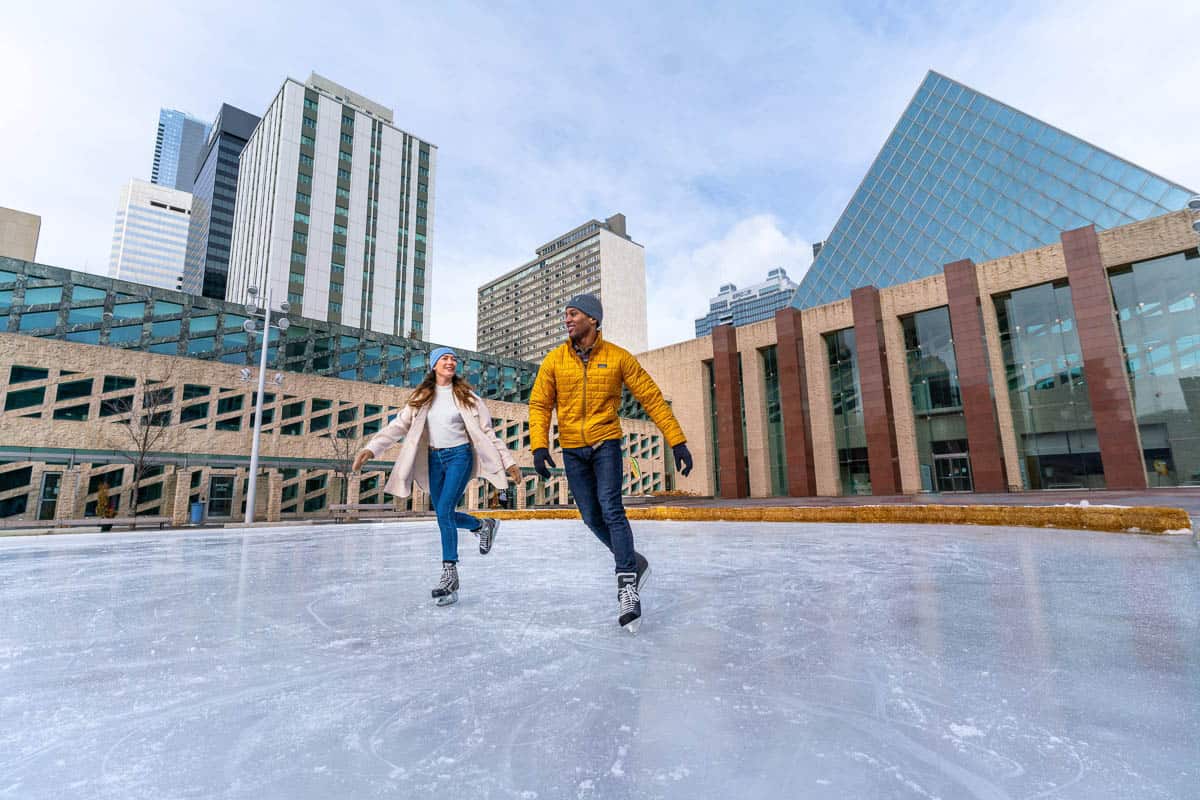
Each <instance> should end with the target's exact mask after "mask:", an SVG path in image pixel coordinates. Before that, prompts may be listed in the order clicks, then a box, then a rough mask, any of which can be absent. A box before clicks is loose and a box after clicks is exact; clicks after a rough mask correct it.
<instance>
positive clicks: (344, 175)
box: [338, 167, 350, 181]
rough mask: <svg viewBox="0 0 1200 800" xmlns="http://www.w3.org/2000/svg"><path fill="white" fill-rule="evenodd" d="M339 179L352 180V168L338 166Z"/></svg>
mask: <svg viewBox="0 0 1200 800" xmlns="http://www.w3.org/2000/svg"><path fill="white" fill-rule="evenodd" d="M338 180H343V181H348V180H350V170H348V169H342V168H341V167H338Z"/></svg>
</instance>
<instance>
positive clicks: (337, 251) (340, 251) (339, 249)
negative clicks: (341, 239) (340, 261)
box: [333, 242, 346, 256]
mask: <svg viewBox="0 0 1200 800" xmlns="http://www.w3.org/2000/svg"><path fill="white" fill-rule="evenodd" d="M333 254H334V255H335V256H344V255H346V245H344V244H338V243H337V242H334V243H333Z"/></svg>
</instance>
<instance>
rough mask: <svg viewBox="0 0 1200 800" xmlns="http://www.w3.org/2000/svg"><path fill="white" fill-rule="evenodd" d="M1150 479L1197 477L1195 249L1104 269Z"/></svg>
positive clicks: (1181, 481) (1199, 335) (1199, 327)
mask: <svg viewBox="0 0 1200 800" xmlns="http://www.w3.org/2000/svg"><path fill="white" fill-rule="evenodd" d="M1109 282H1110V284H1111V286H1112V291H1113V303H1114V304H1115V305H1116V309H1117V320H1118V323H1117V324H1118V326H1119V327H1120V330H1121V340H1122V343H1123V345H1124V347H1125V367H1126V370H1127V371H1128V373H1129V385H1130V389H1131V390H1132V392H1133V406H1134V412H1135V413H1136V415H1137V422H1138V430H1139V431H1140V433H1141V437H1142V457H1143V459H1144V461H1145V465H1146V479H1147V483H1148V485H1150V486H1151V487H1154V486H1180V485H1197V484H1200V306H1197V303H1196V298H1197V295H1198V294H1200V254H1197V252H1196V251H1195V250H1193V251H1190V252H1188V253H1177V254H1175V255H1171V256H1165V257H1163V258H1156V259H1153V260H1151V261H1142V262H1140V263H1137V264H1133V265H1131V266H1129V267H1126V268H1124V269H1120V270H1116V271H1114V272H1112V273H1110V275H1109Z"/></svg>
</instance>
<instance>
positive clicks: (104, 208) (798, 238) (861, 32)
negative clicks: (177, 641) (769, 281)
mask: <svg viewBox="0 0 1200 800" xmlns="http://www.w3.org/2000/svg"><path fill="white" fill-rule="evenodd" d="M1197 36H1200V4H1196V3H1179V2H1170V3H1168V2H1157V1H1155V2H1147V3H1138V4H1130V3H1124V2H1110V1H1109V0H1097V2H1091V3H1082V2H1065V3H1057V4H1053V8H1048V7H1046V4H1035V3H1010V4H1005V3H995V2H993V3H976V2H960V3H949V2H946V3H941V2H933V3H909V2H888V1H887V0H878V1H877V2H864V3H846V4H841V5H838V4H834V3H801V2H793V3H778V4H766V3H723V4H722V3H670V2H664V3H655V4H649V3H620V2H613V3H603V4H600V3H586V4H585V3H557V4H549V3H542V4H518V3H488V4H470V3H436V4H435V3H421V4H412V3H398V4H388V3H382V2H380V3H343V4H333V3H307V2H297V3H288V4H278V5H254V4H250V3H243V4H226V3H220V2H217V3H208V4H174V5H171V4H164V3H144V4H143V3H120V4H116V5H115V6H113V5H110V6H105V5H97V4H93V3H87V4H84V3H53V2H51V3H40V4H28V3H22V4H19V5H18V7H16V8H12V9H6V11H5V19H4V26H3V29H2V30H0V70H2V71H3V72H2V74H4V75H6V76H7V78H8V80H7V81H6V92H5V93H6V95H7V98H6V102H5V103H3V104H0V144H2V145H3V146H2V147H0V205H4V206H9V207H13V208H19V209H21V210H24V211H29V212H32V213H36V214H40V215H41V216H42V218H43V223H42V226H43V227H42V238H41V242H40V246H39V251H38V260H39V261H42V262H44V263H49V264H54V265H57V266H64V267H71V268H77V269H81V268H88V269H91V270H93V271H103V269H104V268H105V266H106V265H107V259H108V249H109V243H110V239H111V235H112V221H113V214H114V212H115V209H116V202H117V195H118V192H119V190H120V187H121V184H122V183H123V182H124V181H126V180H128V179H129V178H131V177H139V178H148V177H149V173H150V164H151V159H152V154H153V146H154V133H155V125H156V123H157V119H158V110H159V108H160V107H161V106H169V107H174V108H179V109H183V110H185V111H188V112H190V113H193V114H196V115H198V116H201V117H205V118H211V117H212V116H213V115H214V114H215V112H216V109H217V108H218V106H219V104H220V103H221V102H229V103H232V104H233V105H236V106H239V107H241V108H244V109H246V110H248V111H251V112H254V113H261V112H262V111H263V110H264V109H265V108H266V106H267V104H268V103H269V102H270V100H271V98H272V97H273V96H274V94H275V92H276V91H277V90H278V88H279V85H280V84H281V83H282V81H283V79H284V77H286V76H291V77H294V78H297V79H300V80H304V79H305V78H307V77H308V74H309V72H310V71H314V70H315V71H316V72H319V73H321V74H322V75H325V76H327V77H329V78H331V79H333V80H335V81H338V82H339V83H342V84H343V85H346V86H348V87H349V88H351V89H353V90H355V91H357V92H359V93H360V94H363V95H365V96H367V97H369V98H372V99H374V100H376V101H378V102H380V103H383V104H384V105H387V106H390V107H392V108H394V109H395V115H396V123H397V125H398V126H400V127H402V128H405V129H406V130H409V131H411V132H412V133H414V134H416V135H418V136H421V137H423V138H426V139H428V140H430V141H432V142H434V143H435V144H437V145H438V147H439V159H440V164H439V174H438V182H437V186H436V192H437V194H436V228H435V231H434V240H433V248H434V249H433V271H432V275H433V286H432V305H431V317H432V319H431V324H430V327H429V337H430V338H431V339H432V340H434V341H437V342H440V343H446V344H451V345H458V346H462V347H472V346H473V345H474V342H475V334H474V331H475V289H476V287H478V286H479V284H481V283H483V282H484V281H486V280H488V279H489V278H491V277H494V276H495V275H497V274H500V273H502V272H505V271H507V270H509V269H512V268H514V267H516V266H518V265H520V264H521V263H523V262H524V261H526V260H528V259H529V258H531V257H532V255H533V251H534V249H535V248H536V247H537V246H538V245H540V244H542V243H543V242H545V241H546V240H549V239H550V238H552V237H553V236H555V235H557V234H559V233H561V232H563V231H565V230H567V229H569V228H571V227H573V226H575V225H577V224H579V223H580V222H583V221H585V220H587V219H591V218H593V217H595V218H604V217H606V216H608V215H610V214H612V213H615V212H618V211H620V212H623V213H624V214H625V215H626V217H627V218H628V225H629V231H630V234H631V235H632V236H633V238H634V239H635V240H636V241H638V242H639V243H641V244H643V245H645V247H646V264H647V283H648V296H649V319H650V343H651V346H652V347H657V346H662V345H665V344H669V343H671V342H676V341H681V340H684V339H688V338H691V336H692V320H693V319H694V318H695V317H696V316H698V315H700V314H701V313H703V312H704V311H705V310H706V306H707V298H708V297H709V296H710V295H712V294H714V293H715V292H716V289H717V287H718V285H719V284H720V283H723V282H727V281H733V282H735V283H738V284H742V285H744V284H747V283H751V282H754V281H755V280H761V279H762V277H765V274H766V271H767V269H769V268H770V267H772V266H784V267H787V268H788V270H789V272H790V273H791V275H792V276H793V278H797V279H798V278H799V277H800V276H801V275H802V274H803V272H804V270H805V269H806V268H807V266H808V263H809V261H810V260H811V249H810V242H812V241H813V240H817V239H821V238H823V237H824V236H825V235H826V234H827V233H828V232H829V229H830V228H831V227H832V225H833V223H834V222H835V221H836V219H837V217H838V215H839V214H840V212H841V210H842V208H843V207H844V206H845V204H846V202H847V201H848V200H849V198H850V195H851V194H852V193H853V191H854V189H855V187H856V186H857V184H858V182H859V180H860V179H861V177H862V175H863V173H864V172H865V170H866V168H867V167H868V166H869V164H870V162H871V160H872V159H873V158H874V156H875V154H876V153H877V152H878V150H879V148H880V146H881V145H882V143H883V141H884V139H885V138H886V137H887V135H888V133H889V132H890V130H891V128H892V125H893V124H894V123H895V121H896V118H897V117H898V116H899V115H900V113H901V111H902V110H903V108H904V106H905V105H906V104H907V103H908V101H909V99H910V98H911V96H912V93H913V92H914V91H915V89H916V87H917V85H918V84H919V82H920V81H921V79H922V78H923V77H924V75H925V72H926V70H928V69H931V68H932V69H937V70H938V71H940V72H942V73H944V74H946V75H948V76H950V77H952V78H955V79H956V80H960V81H962V82H964V83H966V84H968V85H970V86H972V87H974V88H976V89H978V90H980V91H983V92H985V93H987V94H990V95H992V96H994V97H997V98H998V99H1000V100H1003V101H1004V102H1007V103H1009V104H1011V105H1014V106H1016V107H1018V108H1020V109H1022V110H1024V111H1027V112H1029V113H1031V114H1034V115H1035V116H1038V117H1040V118H1042V119H1044V120H1045V121H1047V122H1049V123H1051V124H1054V125H1057V126H1059V127H1061V128H1064V129H1065V130H1067V131H1070V132H1071V133H1074V134H1076V135H1079V136H1082V137H1083V138H1085V139H1088V140H1089V141H1092V142H1093V143H1095V144H1097V145H1099V146H1101V147H1104V148H1106V149H1109V150H1111V151H1113V152H1115V153H1117V154H1119V155H1122V156H1124V157H1126V158H1129V159H1130V160H1132V161H1134V162H1135V163H1138V164H1140V165H1142V166H1144V167H1147V168H1148V169H1151V170H1153V171H1155V172H1158V173H1160V174H1163V175H1165V176H1166V177H1168V178H1171V179H1173V180H1176V181H1178V182H1180V183H1182V184H1184V185H1190V186H1200V146H1197V145H1196V135H1195V132H1196V131H1197V130H1198V129H1200V90H1198V89H1197V87H1198V86H1200V68H1198V67H1197V63H1200V58H1198V57H1197V47H1196V44H1195V42H1196V41H1197Z"/></svg>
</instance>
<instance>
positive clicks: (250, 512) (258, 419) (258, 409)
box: [242, 282, 291, 525]
mask: <svg viewBox="0 0 1200 800" xmlns="http://www.w3.org/2000/svg"><path fill="white" fill-rule="evenodd" d="M247 291H248V292H249V293H250V302H249V303H247V304H246V311H247V313H249V314H250V316H251V317H252V318H251V319H248V320H246V322H245V324H243V325H242V328H243V330H245V331H246V333H255V332H256V331H257V330H258V325H257V320H256V318H257V317H260V316H261V317H262V325H263V329H262V354H261V355H260V356H259V360H258V398H257V400H256V401H255V404H254V437H253V440H252V443H251V445H250V480H249V482H248V483H247V485H246V525H251V524H253V522H254V504H255V500H256V493H257V491H258V440H259V437H260V435H261V434H262V414H263V392H264V391H265V390H266V388H267V386H266V384H267V345H268V344H269V343H270V341H271V328H272V327H274V328H276V329H277V330H278V331H279V332H280V333H283V332H284V331H286V330H287V329H288V327H289V325H290V324H291V323H289V322H288V318H287V317H280V318H279V319H278V320H277V321H276V323H275V325H273V326H272V325H271V284H270V282H268V283H267V291H266V292H265V293H264V294H265V297H264V298H263V299H264V300H265V301H266V302H265V303H263V305H262V306H261V307H259V305H258V303H257V301H256V298H257V297H258V287H255V286H251V287H250V288H249V289H248V290H247ZM289 309H290V306H289V305H288V304H287V303H280V304H279V311H280V312H281V313H283V314H286V313H287V312H288V310H289ZM245 372H246V371H245V370H244V371H243V375H244V376H245ZM246 377H248V376H246ZM282 379H283V376H282V375H276V376H275V383H276V384H279V383H282V382H283V380H282Z"/></svg>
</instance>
